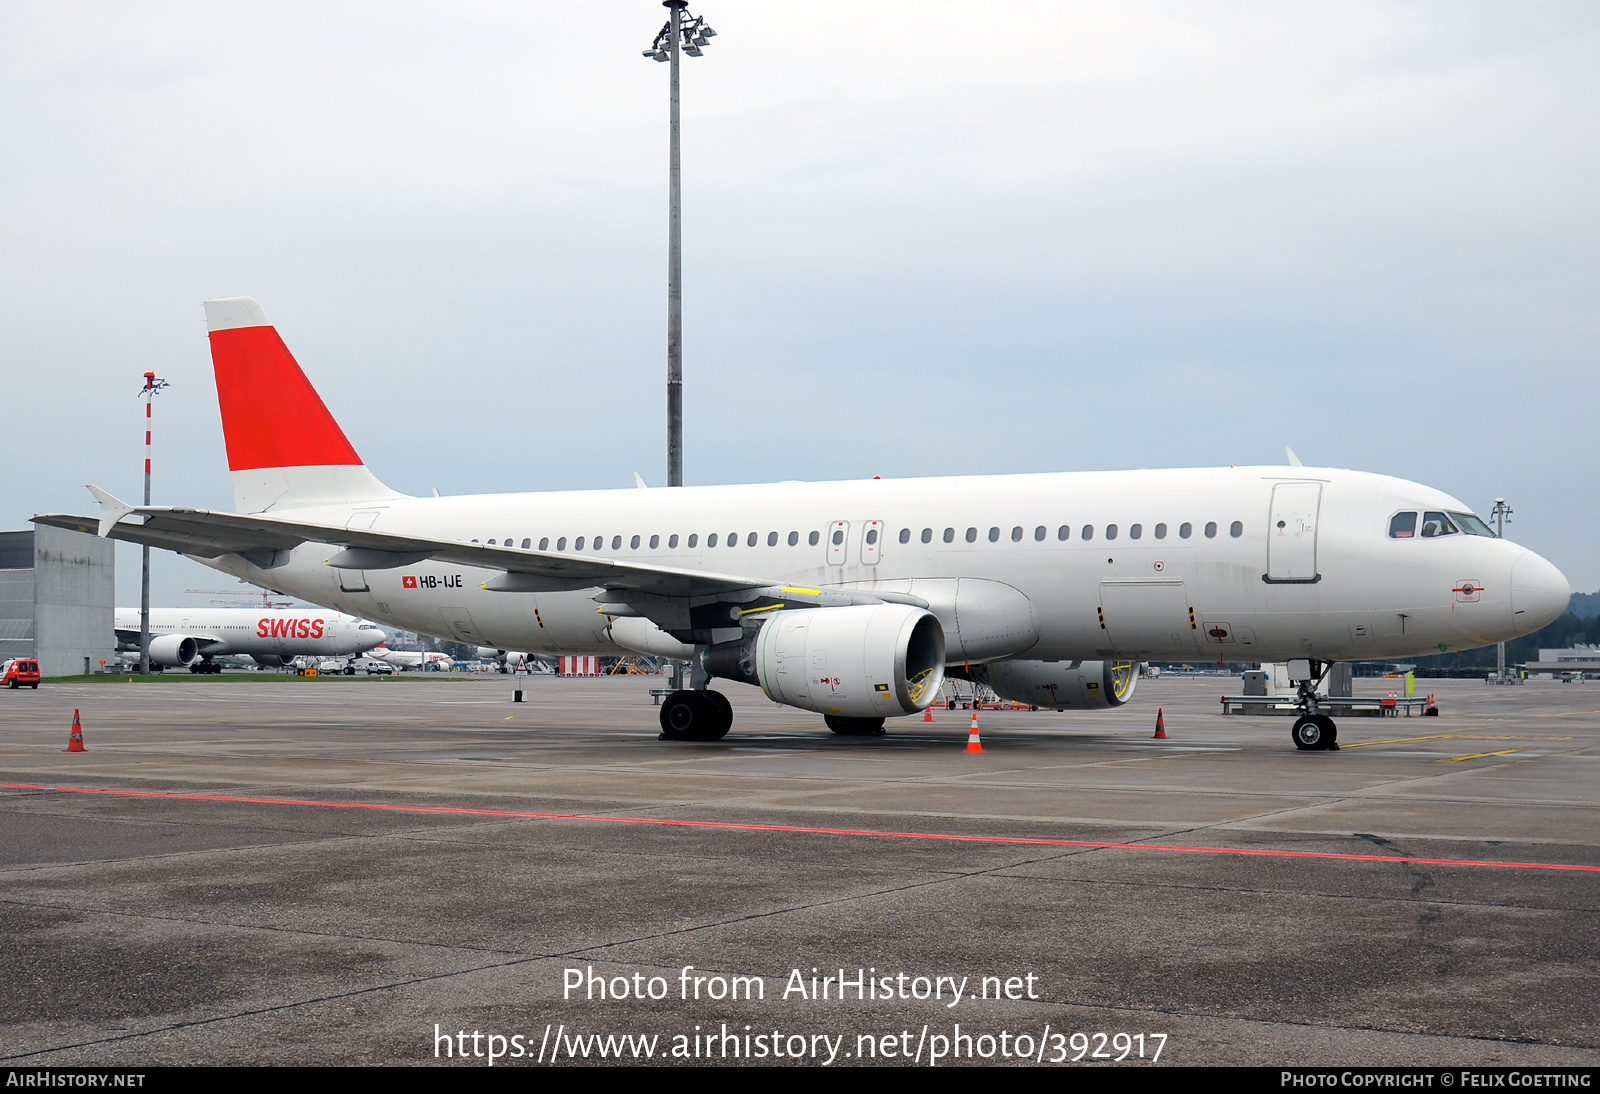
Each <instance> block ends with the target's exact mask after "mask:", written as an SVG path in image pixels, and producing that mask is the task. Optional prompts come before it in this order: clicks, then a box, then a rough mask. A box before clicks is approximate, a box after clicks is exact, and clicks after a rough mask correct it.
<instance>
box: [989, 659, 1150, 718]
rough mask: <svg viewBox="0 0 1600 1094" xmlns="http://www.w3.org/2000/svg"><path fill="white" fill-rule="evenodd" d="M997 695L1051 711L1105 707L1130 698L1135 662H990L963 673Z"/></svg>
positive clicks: (1136, 672)
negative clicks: (991, 689) (986, 686)
mask: <svg viewBox="0 0 1600 1094" xmlns="http://www.w3.org/2000/svg"><path fill="white" fill-rule="evenodd" d="M963 675H965V676H966V677H967V678H968V679H970V680H974V681H976V682H978V683H980V684H987V685H989V687H991V688H993V689H994V691H995V694H996V695H999V696H1001V697H1002V698H1005V699H1010V700H1012V701H1013V702H1017V703H1027V704H1028V705H1029V706H1036V707H1048V708H1050V709H1051V710H1106V709H1108V708H1110V707H1120V706H1121V705H1122V704H1124V703H1126V702H1127V701H1128V700H1129V699H1131V698H1133V689H1134V687H1135V686H1136V685H1137V684H1138V682H1139V663H1138V662H1137V661H992V662H990V663H989V664H987V665H973V666H972V667H971V668H970V669H966V670H964V672H963Z"/></svg>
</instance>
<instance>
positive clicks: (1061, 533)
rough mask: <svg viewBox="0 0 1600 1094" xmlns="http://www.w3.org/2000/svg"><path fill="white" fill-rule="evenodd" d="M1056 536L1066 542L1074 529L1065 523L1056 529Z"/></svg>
mask: <svg viewBox="0 0 1600 1094" xmlns="http://www.w3.org/2000/svg"><path fill="white" fill-rule="evenodd" d="M1056 538H1057V539H1059V540H1060V541H1061V542H1063V543H1065V542H1066V541H1067V540H1069V539H1071V538H1072V529H1071V528H1070V527H1068V526H1067V525H1065V524H1063V525H1062V526H1061V527H1060V528H1057V529H1056Z"/></svg>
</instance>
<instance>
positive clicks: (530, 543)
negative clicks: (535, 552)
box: [522, 539, 533, 551]
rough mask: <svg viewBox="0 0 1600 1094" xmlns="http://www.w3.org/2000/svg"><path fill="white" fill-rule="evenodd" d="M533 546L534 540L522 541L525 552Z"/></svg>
mask: <svg viewBox="0 0 1600 1094" xmlns="http://www.w3.org/2000/svg"><path fill="white" fill-rule="evenodd" d="M532 546H533V540H531V539H525V540H523V541H522V549H523V550H524V551H526V550H527V549H528V548H529V547H532Z"/></svg>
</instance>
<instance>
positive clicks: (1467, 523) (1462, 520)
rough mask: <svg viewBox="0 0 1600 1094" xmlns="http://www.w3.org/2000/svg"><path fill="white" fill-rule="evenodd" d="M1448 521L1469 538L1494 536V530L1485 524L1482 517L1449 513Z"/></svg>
mask: <svg viewBox="0 0 1600 1094" xmlns="http://www.w3.org/2000/svg"><path fill="white" fill-rule="evenodd" d="M1450 519H1451V520H1453V521H1455V522H1456V526H1457V527H1459V528H1460V529H1461V530H1462V531H1463V532H1465V533H1467V535H1469V536H1493V535H1494V529H1493V528H1490V527H1489V526H1488V525H1487V524H1485V523H1484V522H1483V518H1482V517H1476V516H1473V515H1472V514H1471V513H1451V514H1450Z"/></svg>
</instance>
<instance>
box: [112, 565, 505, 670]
mask: <svg viewBox="0 0 1600 1094" xmlns="http://www.w3.org/2000/svg"><path fill="white" fill-rule="evenodd" d="M489 546H491V547H493V546H494V540H492V539H491V540H490V541H489ZM141 656H142V655H141Z"/></svg>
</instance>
